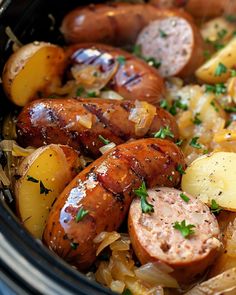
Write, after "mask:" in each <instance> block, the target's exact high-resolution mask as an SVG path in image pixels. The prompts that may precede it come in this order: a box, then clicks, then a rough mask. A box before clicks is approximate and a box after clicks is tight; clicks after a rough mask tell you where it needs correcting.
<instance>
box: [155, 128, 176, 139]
mask: <svg viewBox="0 0 236 295" xmlns="http://www.w3.org/2000/svg"><path fill="white" fill-rule="evenodd" d="M166 137H171V138H174V134H173V133H172V132H171V131H170V127H169V126H166V127H161V128H160V130H159V131H157V132H156V133H155V134H154V138H161V139H165V138H166Z"/></svg>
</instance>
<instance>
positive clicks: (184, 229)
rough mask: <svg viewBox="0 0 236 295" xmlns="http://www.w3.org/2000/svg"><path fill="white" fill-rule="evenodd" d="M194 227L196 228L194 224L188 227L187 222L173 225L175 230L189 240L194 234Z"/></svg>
mask: <svg viewBox="0 0 236 295" xmlns="http://www.w3.org/2000/svg"><path fill="white" fill-rule="evenodd" d="M194 227H195V225H193V224H188V225H186V221H185V220H183V221H182V222H181V223H179V222H178V221H176V222H175V224H174V225H173V228H175V229H177V230H178V231H180V233H181V234H182V236H183V237H184V238H188V237H189V236H190V235H192V234H194V230H192V228H194Z"/></svg>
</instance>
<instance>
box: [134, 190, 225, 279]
mask: <svg viewBox="0 0 236 295" xmlns="http://www.w3.org/2000/svg"><path fill="white" fill-rule="evenodd" d="M181 193H182V192H181V191H178V190H176V189H173V188H167V187H165V188H159V187H157V188H155V189H150V190H148V195H149V196H148V202H149V203H150V204H152V205H153V207H154V212H153V213H152V214H144V213H142V211H141V206H140V200H139V199H135V200H134V201H133V202H132V204H131V206H130V211H129V234H130V238H131V242H132V246H133V248H134V251H135V253H136V255H137V257H138V258H139V260H140V262H141V263H143V264H145V263H148V262H155V261H158V262H161V263H164V264H166V265H169V266H170V267H171V268H172V269H173V272H172V273H171V274H172V275H173V276H174V277H175V278H176V279H177V280H178V281H179V282H182V283H183V282H188V283H189V282H190V281H193V280H194V279H195V278H196V277H197V276H198V275H199V274H201V273H202V272H204V271H205V270H206V268H207V267H208V266H209V265H211V264H212V263H213V262H214V260H215V259H216V256H217V255H218V254H219V252H220V250H221V248H222V243H221V241H220V229H219V225H218V223H217V219H216V218H215V216H214V215H213V214H212V213H211V212H210V210H209V208H208V207H207V206H206V205H205V204H203V203H202V202H201V201H199V200H198V199H196V198H194V197H192V196H190V195H188V194H186V193H184V198H185V200H183V199H182V197H181ZM183 220H184V221H185V224H186V226H187V225H189V224H191V225H192V226H193V227H192V230H193V232H192V234H190V235H189V236H187V237H183V235H182V234H181V232H180V231H178V230H177V229H176V228H174V225H175V224H176V222H178V223H179V224H181V223H182V221H183Z"/></svg>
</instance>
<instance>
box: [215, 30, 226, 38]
mask: <svg viewBox="0 0 236 295" xmlns="http://www.w3.org/2000/svg"><path fill="white" fill-rule="evenodd" d="M227 33H228V31H227V30H226V29H222V30H220V31H219V32H217V36H218V38H219V39H223V38H224V37H225V36H226V35H227Z"/></svg>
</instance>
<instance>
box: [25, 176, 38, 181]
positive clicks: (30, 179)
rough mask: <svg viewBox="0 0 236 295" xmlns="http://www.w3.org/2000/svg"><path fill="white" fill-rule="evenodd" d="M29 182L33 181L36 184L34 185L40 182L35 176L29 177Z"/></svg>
mask: <svg viewBox="0 0 236 295" xmlns="http://www.w3.org/2000/svg"><path fill="white" fill-rule="evenodd" d="M27 181H31V182H34V183H38V182H39V180H38V179H36V178H34V177H33V176H30V175H27Z"/></svg>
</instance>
